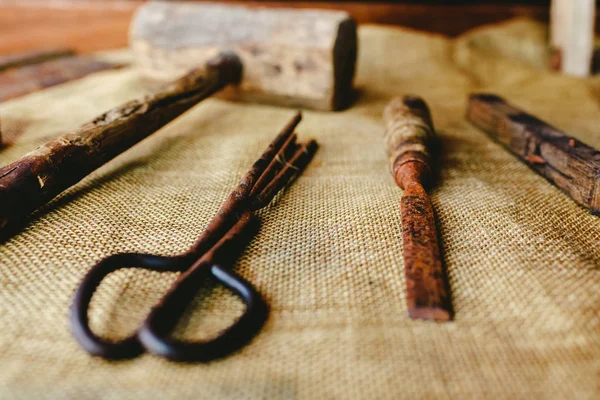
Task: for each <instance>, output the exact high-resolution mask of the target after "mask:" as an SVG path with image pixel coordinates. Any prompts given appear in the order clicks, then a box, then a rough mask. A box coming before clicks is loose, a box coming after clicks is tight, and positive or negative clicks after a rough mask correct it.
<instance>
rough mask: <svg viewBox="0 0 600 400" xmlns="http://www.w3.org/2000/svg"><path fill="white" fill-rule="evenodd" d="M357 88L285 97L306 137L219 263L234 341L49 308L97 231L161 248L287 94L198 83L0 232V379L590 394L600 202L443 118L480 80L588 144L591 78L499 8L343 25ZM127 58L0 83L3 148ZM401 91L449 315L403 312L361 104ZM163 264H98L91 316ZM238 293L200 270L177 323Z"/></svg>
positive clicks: (284, 393)
mask: <svg viewBox="0 0 600 400" xmlns="http://www.w3.org/2000/svg"><path fill="white" fill-rule="evenodd" d="M359 37H360V57H359V65H358V75H357V80H356V85H357V89H358V92H359V97H358V100H357V102H356V103H355V104H354V105H353V107H352V108H350V109H349V110H347V111H343V112H339V113H324V112H305V113H304V120H303V122H302V123H301V125H300V126H299V129H298V131H299V136H300V138H301V139H308V138H315V139H316V140H317V141H318V142H319V144H320V149H319V151H318V153H317V155H316V157H315V159H314V160H313V161H312V163H311V164H310V165H309V167H308V168H307V169H306V171H305V172H304V174H303V175H302V176H301V177H300V178H299V179H298V180H297V181H296V182H295V183H293V185H291V186H290V187H289V188H287V189H286V190H285V191H284V192H282V193H281V194H280V195H279V196H278V197H277V198H276V199H275V200H274V201H273V202H272V204H271V205H269V206H268V207H267V208H266V209H264V210H263V211H261V212H260V214H259V215H260V217H261V220H262V225H261V228H260V231H259V233H258V235H257V236H256V237H255V238H254V239H253V241H252V242H251V244H250V245H249V246H248V247H247V249H246V251H245V252H244V254H243V255H242V257H241V258H240V259H239V260H238V262H237V264H236V266H235V269H236V271H237V272H238V273H239V274H241V275H242V276H244V277H245V278H247V279H248V280H249V281H251V282H252V283H253V284H254V285H255V286H256V287H257V288H258V290H259V291H260V292H261V293H262V294H263V295H264V297H265V299H266V300H267V302H268V303H269V305H270V307H271V314H270V317H269V319H268V321H267V323H266V326H265V327H264V329H263V330H262V332H261V333H260V334H259V335H258V336H257V337H256V339H255V340H254V341H253V342H251V343H250V345H248V346H247V347H245V348H244V349H243V350H241V351H239V352H237V353H235V354H233V355H232V356H230V357H228V358H225V359H223V360H220V361H217V362H213V363H210V364H208V365H190V364H177V363H172V362H167V361H165V360H162V359H159V358H157V357H154V356H150V355H144V356H142V357H140V358H137V359H135V360H132V361H127V362H107V361H104V360H101V359H95V358H92V357H90V356H89V355H88V354H87V353H85V352H84V351H83V350H81V349H80V348H79V347H78V345H77V343H76V342H75V341H74V339H73V338H72V336H71V334H70V330H69V324H68V312H69V306H70V301H71V299H72V296H73V293H74V291H75V289H76V287H77V285H78V284H79V282H80V281H81V279H82V278H83V276H84V274H85V273H86V272H87V270H88V269H89V268H90V266H91V265H93V264H94V263H95V262H97V261H98V260H100V259H101V258H102V257H104V256H107V255H110V254H113V253H115V252H149V253H156V254H163V255H173V254H176V253H178V252H181V251H183V250H185V249H186V248H187V247H188V246H190V245H191V244H192V243H193V241H194V240H195V238H196V237H197V236H198V235H199V234H200V233H201V231H202V230H203V228H204V227H205V226H206V224H207V223H208V221H209V220H210V219H211V217H212V216H213V215H214V214H215V212H216V211H217V209H218V207H219V205H220V204H221V202H222V201H223V200H224V199H225V197H226V195H227V194H228V193H229V192H230V191H231V190H232V189H233V188H234V187H235V185H236V184H237V182H238V181H239V179H240V177H241V176H242V174H243V173H244V172H245V171H246V170H247V169H248V168H249V167H250V165H251V164H252V162H253V161H254V160H255V159H256V158H258V156H259V155H260V153H261V152H262V150H263V149H264V148H265V147H266V145H267V144H268V143H269V142H270V140H271V139H272V138H273V137H274V135H275V134H276V133H277V132H278V131H279V130H280V128H281V127H282V126H283V125H284V124H285V123H286V122H287V120H288V119H289V118H290V117H291V116H292V115H293V111H292V110H290V109H284V108H277V107H269V106H259V105H248V104H234V103H228V102H225V101H220V100H208V101H205V102H203V103H202V104H200V105H198V106H197V107H195V108H193V109H192V110H190V111H189V112H188V113H186V114H185V115H184V116H182V117H180V118H179V119H177V120H176V121H174V122H172V123H171V124H169V125H168V126H166V127H165V128H164V129H162V130H161V131H159V132H157V133H156V134H154V135H153V136H151V137H150V138H148V139H147V140H145V141H144V142H142V143H141V144H139V145H137V146H135V147H134V148H132V149H131V150H129V151H127V152H126V153H124V154H123V155H121V156H119V157H118V158H117V159H115V160H113V161H112V162H110V163H109V164H107V165H106V166H104V167H102V168H100V169H99V170H97V171H96V172H95V173H93V174H92V175H91V176H90V177H88V178H86V179H85V180H84V181H82V182H81V183H79V184H78V185H76V186H75V187H73V188H72V189H71V190H69V191H67V192H66V193H64V194H63V195H62V196H60V197H59V198H58V199H56V200H55V201H54V202H52V203H51V204H49V205H48V206H47V207H45V208H44V209H43V210H41V212H38V213H37V214H36V215H35V216H34V217H33V218H32V219H31V221H30V222H29V223H28V225H27V226H26V227H25V228H24V229H23V230H22V231H21V232H20V233H19V234H17V235H15V236H13V237H12V238H11V239H10V240H8V241H7V242H6V243H4V244H1V245H0V264H1V268H0V327H1V328H0V365H1V367H0V398H2V399H12V398H23V399H38V398H39V399H43V398H47V399H100V398H102V399H139V398H157V399H158V398H160V399H170V398H173V399H175V398H176V399H199V398H205V399H217V398H228V399H248V398H265V399H271V398H285V399H321V398H322V399H334V398H340V399H341V398H373V399H375V398H377V399H399V398H416V399H428V398H477V399H481V398H494V399H517V398H523V399H531V398H540V399H542V398H544V399H550V398H556V399H566V398H577V399H593V398H598V397H599V396H600V315H599V309H600V269H599V265H600V246H599V245H598V244H599V243H600V218H598V217H594V216H592V215H591V214H590V213H589V212H588V211H587V210H585V209H584V208H582V207H580V206H578V205H577V204H575V203H574V202H573V201H572V200H571V199H570V198H568V197H567V196H566V195H564V194H563V193H562V192H561V191H560V190H559V189H557V188H555V187H553V186H552V185H550V184H549V183H548V182H547V181H546V180H544V179H543V178H542V177H540V176H538V175H536V174H535V173H534V172H532V171H531V170H530V169H528V168H527V167H526V166H525V165H524V164H522V163H521V162H520V161H518V160H517V159H516V158H515V157H513V156H512V155H510V154H509V153H508V152H507V151H505V150H504V149H503V148H502V147H501V146H500V145H498V144H496V143H494V142H492V141H491V140H490V139H489V138H488V137H487V136H486V135H485V134H484V133H482V132H481V131H479V130H478V129H476V128H475V127H473V126H472V125H471V124H470V123H469V122H467V121H466V120H465V119H464V115H465V107H466V100H467V95H468V94H469V93H470V92H472V91H484V90H485V91H493V92H495V93H497V94H499V95H501V96H504V97H505V98H506V99H508V100H509V101H510V102H512V103H514V104H516V105H518V106H520V107H522V108H524V109H525V110H527V111H529V112H531V113H533V114H535V115H537V116H539V117H540V118H542V119H544V120H547V121H548V122H550V123H551V124H553V125H556V126H558V127H560V128H562V129H564V130H565V131H567V132H569V133H570V134H572V135H573V136H576V137H577V138H579V139H581V140H582V141H584V142H586V143H588V144H590V145H592V146H595V147H597V148H600V131H599V130H598V126H599V125H600V103H599V102H598V93H599V92H600V90H598V89H600V82H599V81H598V79H597V78H591V79H587V80H581V79H574V78H568V77H564V76H560V75H558V74H553V73H550V72H549V71H547V70H546V69H545V64H544V63H542V62H540V61H539V58H540V57H543V56H544V55H545V40H546V32H545V27H543V26H540V25H537V24H535V23H533V22H530V21H515V22H511V23H508V24H503V25H500V26H492V27H489V28H486V29H480V30H478V31H475V32H471V33H469V34H467V35H465V36H463V37H460V38H458V39H456V40H450V39H447V38H445V37H441V36H432V35H429V34H424V33H421V32H415V31H409V30H403V29H395V28H384V27H378V26H364V27H361V28H360V30H359ZM144 90H145V89H144V85H143V84H142V82H141V81H140V80H139V79H138V77H137V75H136V72H135V70H133V69H129V68H126V69H123V70H119V71H109V72H101V73H98V74H94V75H92V76H89V77H86V78H84V79H82V80H80V81H77V82H71V83H69V84H65V85H61V86H59V87H55V88H52V89H49V90H46V91H43V92H40V93H36V94H32V95H29V96H27V97H24V98H21V99H16V100H13V101H10V102H7V103H3V104H1V105H0V115H1V118H2V127H3V130H4V133H5V137H6V138H7V139H8V141H9V142H11V143H12V144H11V145H9V146H8V147H6V148H5V149H3V150H2V151H0V162H1V163H2V164H6V163H8V162H10V161H13V160H15V159H16V158H18V157H19V156H20V155H22V154H24V153H25V152H26V151H29V150H32V149H34V148H35V147H36V146H37V145H39V144H40V143H43V142H45V141H47V140H49V139H51V138H53V137H55V136H57V135H59V134H62V133H65V132H68V131H70V130H73V129H75V128H77V127H78V126H79V125H81V124H82V123H84V122H86V121H87V120H89V119H91V118H93V117H95V116H96V115H98V114H100V113H102V112H103V111H105V110H107V109H108V108H110V107H113V106H115V105H118V104H120V103H122V102H124V101H126V100H128V99H131V98H133V97H135V96H137V95H140V94H141V93H143V92H144ZM402 93H414V94H418V95H420V96H423V97H424V98H425V99H426V100H427V101H428V103H429V105H430V107H431V109H432V115H433V119H434V123H435V125H436V128H437V132H438V134H439V136H440V137H441V140H442V144H443V152H442V156H441V157H442V159H441V177H440V179H439V181H438V183H437V185H436V187H435V188H434V189H433V190H432V191H431V198H432V201H433V204H434V207H435V212H436V214H437V217H438V229H439V232H440V236H441V243H442V247H443V250H444V258H445V265H446V267H447V269H448V274H449V279H450V286H451V291H452V299H453V300H452V301H453V306H454V309H455V320H454V321H453V322H449V323H440V324H436V323H431V322H422V321H413V320H410V319H409V318H408V317H407V313H406V303H405V299H404V296H405V288H404V278H403V262H402V242H401V221H400V209H399V207H400V206H399V200H400V195H401V190H400V189H399V188H398V187H396V185H395V184H394V182H393V179H392V177H391V175H390V173H389V171H388V169H387V168H388V167H387V159H386V154H385V153H386V152H385V145H384V140H383V129H384V128H383V123H382V119H381V114H382V110H383V108H384V106H385V105H386V103H387V102H388V101H389V100H390V99H391V98H392V96H395V95H400V94H402ZM175 277H176V275H175V274H159V273H152V272H144V271H135V270H127V271H119V272H116V273H114V274H112V275H111V276H110V277H109V278H108V279H107V280H106V281H105V282H104V283H103V284H102V285H101V287H100V288H99V291H98V292H97V293H96V295H95V297H94V300H93V303H92V309H91V319H92V326H93V327H94V329H95V330H96V332H98V333H101V334H102V335H104V336H106V337H110V338H120V337H124V336H125V335H127V334H128V333H131V332H132V331H133V330H134V329H135V328H136V326H137V324H138V323H139V322H140V321H141V320H142V318H143V316H144V315H145V314H146V313H147V312H148V310H149V309H150V307H151V306H152V305H153V304H154V303H155V302H156V301H157V300H158V299H159V298H160V296H161V295H162V294H163V293H164V292H165V291H166V290H167V289H168V287H169V286H170V284H171V283H172V282H173V281H174V279H175ZM240 311H241V304H240V303H239V301H238V300H237V299H235V298H234V297H233V296H232V295H230V294H228V293H227V292H226V291H225V290H222V289H219V288H214V287H211V286H207V289H206V290H204V291H203V293H201V294H200V295H199V296H198V299H197V301H196V304H194V305H193V306H192V307H191V310H190V312H189V313H188V314H187V315H186V317H185V318H184V321H182V323H181V326H180V327H179V328H178V332H177V335H178V336H182V337H185V338H188V339H198V338H203V337H208V336H210V335H213V334H215V333H216V332H218V331H219V330H220V329H222V328H224V327H225V326H227V324H229V323H230V322H231V321H232V320H233V319H234V318H235V317H236V316H237V315H239V313H240Z"/></svg>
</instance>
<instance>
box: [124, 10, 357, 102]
mask: <svg viewBox="0 0 600 400" xmlns="http://www.w3.org/2000/svg"><path fill="white" fill-rule="evenodd" d="M130 47H131V49H132V51H133V53H134V55H135V60H136V65H137V66H138V68H139V69H140V71H141V72H142V74H143V75H144V76H146V77H148V78H151V79H155V80H164V79H174V78H176V77H177V76H180V75H182V74H184V73H185V72H186V71H187V70H189V69H190V68H196V67H197V66H199V65H204V62H205V61H206V60H207V59H209V58H211V57H213V56H214V55H215V54H217V53H218V52H219V51H223V50H228V51H233V52H235V53H236V54H237V55H238V56H239V57H240V58H241V60H242V63H243V65H244V78H243V80H242V82H241V84H240V85H239V86H237V87H235V88H233V87H230V88H227V89H226V90H224V91H223V92H222V93H221V94H220V96H222V97H225V98H227V99H232V100H243V101H251V102H260V103H268V104H277V105H285V106H291V107H307V108H314V109H320V110H339V109H342V108H345V107H347V106H348V105H349V104H350V102H351V101H352V99H353V92H352V80H353V77H354V68H355V63H356V55H357V36H356V25H355V23H354V21H353V20H352V19H351V18H350V16H349V15H348V14H347V13H346V12H342V11H331V10H300V9H277V8H261V7H252V8H250V7H243V6H233V5H224V4H217V3H206V2H201V3H195V2H165V1H152V2H149V3H147V4H145V5H143V6H142V7H140V9H139V10H138V11H137V13H136V15H135V16H134V18H133V22H132V24H131V31H130Z"/></svg>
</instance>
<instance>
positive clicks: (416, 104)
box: [383, 96, 435, 189]
mask: <svg viewBox="0 0 600 400" xmlns="http://www.w3.org/2000/svg"><path fill="white" fill-rule="evenodd" d="M383 120H384V122H385V125H386V130H385V138H386V142H387V149H388V156H389V161H390V169H391V171H392V175H393V176H394V179H395V180H396V183H398V185H399V186H400V187H401V188H403V189H404V188H405V186H406V185H405V183H406V182H405V181H406V179H407V178H408V177H407V176H406V173H407V168H405V167H404V166H406V164H407V163H409V164H414V163H415V162H417V163H420V164H422V166H419V167H417V169H418V172H419V176H418V177H417V176H412V178H416V179H417V180H418V181H419V182H421V183H422V184H425V183H426V182H427V180H428V178H429V176H430V174H431V146H432V144H433V142H434V140H435V136H434V135H435V134H434V132H435V131H434V129H433V123H432V121H431V114H430V113H429V108H428V107H427V104H426V103H425V102H424V101H423V99H421V98H419V97H415V96H404V97H402V98H400V97H396V98H394V99H392V101H390V103H389V104H388V105H387V107H386V108H385V110H384V112H383ZM423 167H424V168H423ZM412 178H411V179H412Z"/></svg>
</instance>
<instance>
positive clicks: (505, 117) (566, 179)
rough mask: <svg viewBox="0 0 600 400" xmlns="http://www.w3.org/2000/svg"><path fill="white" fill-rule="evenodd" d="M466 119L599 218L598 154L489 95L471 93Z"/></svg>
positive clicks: (599, 161)
mask: <svg viewBox="0 0 600 400" xmlns="http://www.w3.org/2000/svg"><path fill="white" fill-rule="evenodd" d="M467 118H468V119H469V120H470V121H471V122H472V123H473V124H475V126H477V127H478V128H480V129H482V130H483V131H484V132H486V133H487V134H488V135H489V136H490V137H491V138H492V139H494V140H496V141H498V142H500V143H501V144H502V145H503V146H504V147H505V148H506V149H508V150H509V151H511V152H512V153H513V154H515V155H516V156H518V157H519V158H520V159H521V160H522V161H524V162H525V163H526V164H527V165H529V167H531V169H533V170H534V171H536V172H537V173H539V174H540V175H542V176H543V177H545V178H546V179H547V180H548V181H550V182H551V183H553V184H554V185H556V186H557V187H559V188H560V189H561V190H562V191H563V192H565V193H567V194H568V195H569V196H571V198H572V199H573V200H575V201H576V202H577V203H579V204H581V205H583V206H584V207H587V208H589V209H590V210H591V212H592V213H593V214H595V215H600V152H599V151H598V150H596V149H594V148H592V147H590V146H587V145H586V144H584V143H582V142H580V141H578V140H576V139H574V138H572V137H570V136H569V135H567V134H566V133H564V132H561V131H560V130H558V129H556V128H554V127H553V126H550V125H548V124H547V123H545V122H544V121H541V120H539V119H538V118H536V117H534V116H533V115H531V114H527V113H526V112H524V111H522V110H520V109H518V108H517V107H514V106H512V105H511V104H509V103H507V102H506V101H504V100H503V99H502V98H500V97H498V96H496V95H493V94H473V95H471V96H470V98H469V106H468V110H467Z"/></svg>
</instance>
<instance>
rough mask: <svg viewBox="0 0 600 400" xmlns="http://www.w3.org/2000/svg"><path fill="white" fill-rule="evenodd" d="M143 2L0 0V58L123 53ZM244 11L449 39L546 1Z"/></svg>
mask: <svg viewBox="0 0 600 400" xmlns="http://www.w3.org/2000/svg"><path fill="white" fill-rule="evenodd" d="M142 2H143V1H142V0H46V1H43V0H0V54H6V53H11V52H18V51H24V50H31V49H38V48H40V47H45V46H64V47H70V48H73V49H75V50H76V51H78V52H90V51H95V50H102V49H111V48H118V47H124V46H126V45H127V29H128V25H129V20H130V18H131V15H132V14H133V12H134V10H135V8H136V7H137V6H138V5H140V4H141V3H142ZM227 2H229V3H244V4H249V5H266V6H287V7H304V8H306V7H310V8H338V9H344V10H347V11H348V12H350V14H352V16H353V17H354V18H355V19H356V20H357V21H358V22H359V23H380V24H392V25H402V26H407V27H411V28H415V29H422V30H428V31H431V32H435V33H440V34H444V35H449V36H455V35H458V34H460V33H462V32H464V31H466V30H468V29H471V28H473V27H475V26H478V25H482V24H487V23H491V22H499V21H502V20H505V19H508V18H511V17H515V16H530V17H533V18H535V19H538V20H541V21H547V20H548V14H549V0H545V1H544V0H529V1H527V0H521V1H510V0H504V1H502V0H499V1H434V0H429V1H427V0H425V1H414V0H413V1H410V0H408V1H387V2H386V1H375V2H366V1H365V2H358V1H228V0H227Z"/></svg>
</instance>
